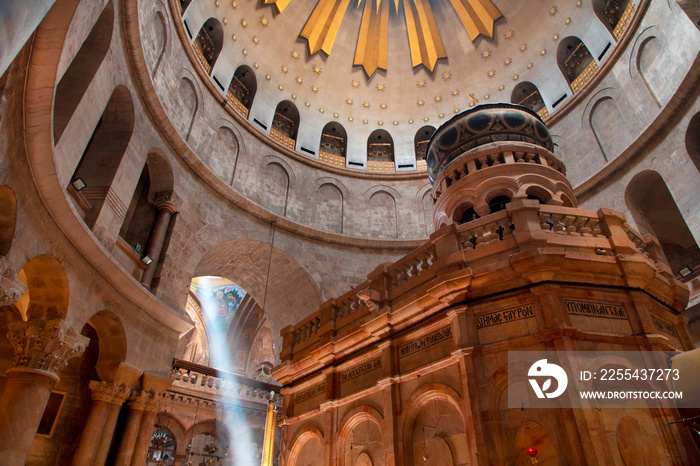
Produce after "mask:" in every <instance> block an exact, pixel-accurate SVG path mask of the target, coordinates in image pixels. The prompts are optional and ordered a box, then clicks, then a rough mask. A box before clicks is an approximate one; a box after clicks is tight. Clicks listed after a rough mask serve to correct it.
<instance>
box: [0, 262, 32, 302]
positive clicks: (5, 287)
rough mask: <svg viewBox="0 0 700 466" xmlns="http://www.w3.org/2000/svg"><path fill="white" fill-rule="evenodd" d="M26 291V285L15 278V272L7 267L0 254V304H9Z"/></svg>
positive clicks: (17, 299)
mask: <svg viewBox="0 0 700 466" xmlns="http://www.w3.org/2000/svg"><path fill="white" fill-rule="evenodd" d="M25 291H27V285H25V284H24V283H22V282H21V281H20V280H18V279H17V272H15V271H14V270H12V269H11V268H9V267H8V266H7V264H6V262H5V257H4V256H0V306H10V305H12V304H14V303H16V302H17V301H19V298H21V297H22V295H23V294H24V292H25Z"/></svg>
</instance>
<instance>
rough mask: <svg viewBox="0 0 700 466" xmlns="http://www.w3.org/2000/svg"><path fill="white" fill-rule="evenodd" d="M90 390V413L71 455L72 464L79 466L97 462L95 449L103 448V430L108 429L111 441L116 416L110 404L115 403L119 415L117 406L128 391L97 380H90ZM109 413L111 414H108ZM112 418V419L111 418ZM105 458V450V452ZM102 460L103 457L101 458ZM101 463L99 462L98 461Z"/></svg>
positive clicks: (122, 387)
mask: <svg viewBox="0 0 700 466" xmlns="http://www.w3.org/2000/svg"><path fill="white" fill-rule="evenodd" d="M90 391H91V394H92V408H91V409H90V414H89V415H88V418H87V421H85V425H84V426H83V431H82V432H81V434H80V439H79V441H78V448H77V449H76V451H75V454H74V455H73V462H72V463H71V464H73V465H74V466H80V465H83V464H93V462H94V463H95V464H98V463H99V462H98V461H97V460H96V458H97V456H96V455H97V451H98V450H99V449H100V447H101V448H102V449H104V447H103V446H102V443H103V442H104V441H106V440H102V437H103V436H104V432H105V430H110V436H109V441H110V442H111V440H112V437H111V433H113V432H114V423H116V417H115V416H114V414H113V413H112V411H114V409H113V408H112V406H113V405H114V403H115V402H117V403H118V405H117V410H116V411H117V416H118V415H119V407H121V404H122V403H123V402H124V398H126V396H127V394H128V391H127V390H126V387H124V386H123V385H118V384H115V383H113V382H100V381H97V380H91V381H90ZM110 414H111V416H109V415H110ZM108 416H109V420H110V423H111V429H110V428H109V424H108V422H107V420H108ZM112 419H113V420H112ZM107 450H109V444H108V445H107ZM105 458H106V452H105ZM102 462H104V459H103V460H102ZM100 464H101V463H100Z"/></svg>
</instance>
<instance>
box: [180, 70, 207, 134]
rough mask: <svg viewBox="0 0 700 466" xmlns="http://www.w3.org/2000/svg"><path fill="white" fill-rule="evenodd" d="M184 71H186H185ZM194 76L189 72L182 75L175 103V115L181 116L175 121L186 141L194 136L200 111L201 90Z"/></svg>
mask: <svg viewBox="0 0 700 466" xmlns="http://www.w3.org/2000/svg"><path fill="white" fill-rule="evenodd" d="M183 71H184V70H183ZM195 83H196V81H195V80H194V76H192V75H191V74H190V73H189V72H186V73H181V76H180V81H179V84H178V88H177V97H176V98H175V99H173V100H174V101H175V108H174V109H173V111H174V115H179V116H181V117H180V118H177V119H176V120H175V121H176V122H177V123H179V124H177V125H176V127H177V128H178V130H179V132H180V135H181V136H184V137H183V139H184V140H185V141H189V139H190V135H191V134H192V127H193V126H194V121H195V118H196V117H197V112H198V110H199V103H200V102H201V100H200V93H199V88H198V87H197V85H196V84H195Z"/></svg>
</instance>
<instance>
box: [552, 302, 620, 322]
mask: <svg viewBox="0 0 700 466" xmlns="http://www.w3.org/2000/svg"><path fill="white" fill-rule="evenodd" d="M564 304H566V309H567V310H568V311H569V314H573V315H579V316H589V317H603V318H607V319H622V320H626V319H627V313H626V312H625V308H624V307H622V306H619V305H616V304H605V303H592V302H586V301H569V300H567V299H565V300H564Z"/></svg>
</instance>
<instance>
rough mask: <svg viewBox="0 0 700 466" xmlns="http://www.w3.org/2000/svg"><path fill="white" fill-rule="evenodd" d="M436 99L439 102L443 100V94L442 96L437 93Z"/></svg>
mask: <svg viewBox="0 0 700 466" xmlns="http://www.w3.org/2000/svg"><path fill="white" fill-rule="evenodd" d="M434 100H435V102H437V103H439V102H442V96H441V95H436V96H435V99H434Z"/></svg>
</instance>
